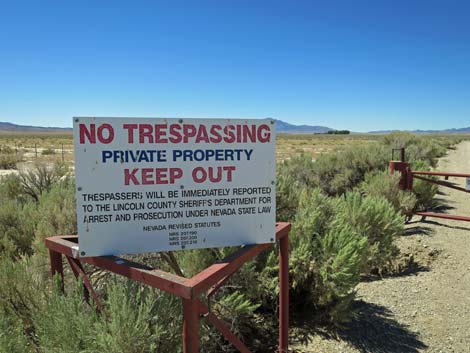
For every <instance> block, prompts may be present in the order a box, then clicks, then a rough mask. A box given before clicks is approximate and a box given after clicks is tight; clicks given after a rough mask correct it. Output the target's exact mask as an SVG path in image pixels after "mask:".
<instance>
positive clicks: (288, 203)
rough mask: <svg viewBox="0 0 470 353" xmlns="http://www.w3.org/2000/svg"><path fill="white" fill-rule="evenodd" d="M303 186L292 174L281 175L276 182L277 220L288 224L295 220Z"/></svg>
mask: <svg viewBox="0 0 470 353" xmlns="http://www.w3.org/2000/svg"><path fill="white" fill-rule="evenodd" d="M301 191H302V186H301V183H300V182H299V181H297V180H296V179H295V177H293V176H292V175H290V174H287V173H279V174H278V176H277V180H276V220H277V221H278V222H288V221H291V220H293V219H294V216H295V214H296V213H297V207H298V205H299V195H300V193H301Z"/></svg>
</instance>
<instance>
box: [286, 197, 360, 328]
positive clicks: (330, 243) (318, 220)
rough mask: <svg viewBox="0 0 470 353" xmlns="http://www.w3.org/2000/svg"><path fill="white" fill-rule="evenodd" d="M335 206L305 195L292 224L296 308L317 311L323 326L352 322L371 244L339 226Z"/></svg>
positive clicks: (292, 279) (332, 203)
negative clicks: (355, 301)
mask: <svg viewBox="0 0 470 353" xmlns="http://www.w3.org/2000/svg"><path fill="white" fill-rule="evenodd" d="M335 207H336V200H334V199H332V198H328V197H327V196H325V195H322V194H321V193H320V190H318V189H316V190H312V191H304V192H303V193H302V195H301V197H300V206H299V212H298V213H297V215H296V217H295V220H294V222H293V226H292V231H291V235H290V239H291V255H290V256H291V257H290V264H289V266H290V277H291V285H292V302H293V303H296V308H297V310H299V309H301V308H302V307H305V306H307V307H309V306H313V307H314V308H315V311H316V312H317V314H318V315H320V316H321V320H326V321H328V322H332V323H336V324H339V323H341V322H344V321H347V320H348V319H349V317H350V314H351V312H350V303H351V300H352V298H353V297H354V288H355V286H356V285H357V284H358V282H359V275H360V271H361V268H362V263H363V256H364V251H365V247H366V244H367V239H366V238H364V237H362V236H361V235H360V234H358V233H357V232H356V231H354V230H353V229H352V228H351V227H349V226H348V225H347V223H343V224H341V223H340V222H337V221H335V217H336V215H335Z"/></svg>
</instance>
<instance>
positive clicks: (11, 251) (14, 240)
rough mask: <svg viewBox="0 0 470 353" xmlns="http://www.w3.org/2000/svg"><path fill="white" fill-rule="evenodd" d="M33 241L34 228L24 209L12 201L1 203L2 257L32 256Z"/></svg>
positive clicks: (0, 239)
mask: <svg viewBox="0 0 470 353" xmlns="http://www.w3.org/2000/svg"><path fill="white" fill-rule="evenodd" d="M33 240H34V228H33V227H32V226H31V224H30V223H29V220H28V216H27V215H26V213H25V212H24V210H23V207H22V206H21V205H17V204H15V203H14V202H13V201H10V200H5V201H3V202H0V257H1V256H9V257H12V258H17V257H19V256H21V255H31V254H32V248H31V244H32V242H33Z"/></svg>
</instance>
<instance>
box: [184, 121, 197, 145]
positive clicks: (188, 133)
mask: <svg viewBox="0 0 470 353" xmlns="http://www.w3.org/2000/svg"><path fill="white" fill-rule="evenodd" d="M194 136H196V128H195V127H194V125H189V124H184V125H183V142H184V143H188V141H189V138H190V137H194Z"/></svg>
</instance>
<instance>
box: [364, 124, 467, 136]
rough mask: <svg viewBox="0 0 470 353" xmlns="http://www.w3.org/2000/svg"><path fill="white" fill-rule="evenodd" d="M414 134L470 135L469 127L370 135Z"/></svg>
mask: <svg viewBox="0 0 470 353" xmlns="http://www.w3.org/2000/svg"><path fill="white" fill-rule="evenodd" d="M400 131H404V132H412V133H415V134H468V133H470V126H469V127H462V128H459V129H445V130H379V131H369V134H389V133H391V132H400Z"/></svg>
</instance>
